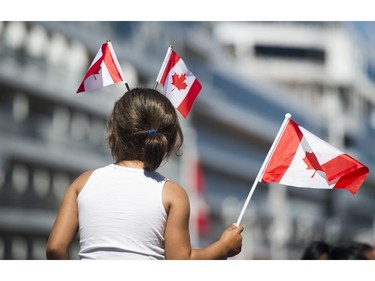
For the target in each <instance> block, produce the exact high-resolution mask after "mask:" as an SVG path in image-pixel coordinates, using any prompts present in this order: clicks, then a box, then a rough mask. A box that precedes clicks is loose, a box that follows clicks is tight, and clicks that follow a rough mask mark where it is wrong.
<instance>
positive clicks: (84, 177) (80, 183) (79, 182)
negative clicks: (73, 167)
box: [71, 170, 94, 195]
mask: <svg viewBox="0 0 375 281" xmlns="http://www.w3.org/2000/svg"><path fill="white" fill-rule="evenodd" d="M93 172H94V170H88V171H86V172H84V173H82V174H81V175H79V176H78V177H77V178H76V179H75V180H74V182H73V183H72V184H71V187H72V188H73V189H74V190H75V192H76V194H77V195H78V194H79V193H80V192H81V190H82V189H83V187H84V186H85V185H86V183H87V181H88V180H89V178H90V177H91V175H92V173H93Z"/></svg>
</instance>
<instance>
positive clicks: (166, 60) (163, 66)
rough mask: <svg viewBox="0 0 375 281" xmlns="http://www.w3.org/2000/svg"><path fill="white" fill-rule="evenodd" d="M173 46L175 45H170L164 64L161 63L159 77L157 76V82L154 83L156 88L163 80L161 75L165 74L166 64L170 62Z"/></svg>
mask: <svg viewBox="0 0 375 281" xmlns="http://www.w3.org/2000/svg"><path fill="white" fill-rule="evenodd" d="M172 48H173V46H172V45H169V47H168V50H167V54H166V55H165V58H164V61H163V64H162V65H161V68H160V70H159V74H158V77H157V78H156V82H155V85H154V90H156V88H157V86H158V84H159V82H160V80H161V76H162V75H163V72H164V70H165V66H166V64H167V62H168V59H169V56H170V55H171V52H172Z"/></svg>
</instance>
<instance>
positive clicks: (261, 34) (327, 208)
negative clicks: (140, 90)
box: [0, 21, 375, 260]
mask: <svg viewBox="0 0 375 281" xmlns="http://www.w3.org/2000/svg"><path fill="white" fill-rule="evenodd" d="M107 39H110V40H111V42H112V45H113V48H114V50H115V53H116V55H117V58H118V59H119V62H120V64H121V67H122V70H123V73H124V76H125V79H126V80H127V82H128V84H129V85H130V87H131V88H132V87H136V86H147V87H152V86H153V85H154V83H155V80H156V77H157V74H158V72H159V70H160V67H161V64H162V62H163V60H164V57H165V54H166V51H167V48H168V46H169V45H170V44H171V45H173V47H174V50H175V51H176V52H177V53H178V54H179V55H180V56H181V58H182V59H183V60H184V62H185V64H186V65H187V67H188V68H189V70H190V71H192V73H193V74H194V75H195V76H196V77H197V79H198V80H199V81H200V82H201V84H202V86H203V89H202V91H201V92H200V94H199V96H198V97H197V99H196V101H195V103H194V105H193V108H192V111H191V112H190V114H189V115H188V117H187V118H186V119H183V118H181V120H180V121H181V124H182V126H183V131H184V134H185V138H186V140H185V144H184V146H183V155H182V156H180V157H178V156H172V157H171V158H170V159H169V161H168V162H167V163H164V165H163V166H162V167H161V168H160V169H159V171H160V172H161V173H163V174H164V175H166V176H167V177H168V178H170V179H172V180H175V181H177V182H179V183H180V184H181V185H183V186H184V187H185V188H186V190H187V191H188V193H189V195H190V200H191V236H192V241H193V245H194V246H195V247H204V246H207V245H208V244H210V243H212V242H213V241H215V240H217V239H218V238H219V237H220V234H221V233H222V231H223V230H224V229H225V228H227V227H228V226H229V225H230V224H232V223H234V222H236V221H237V219H238V216H239V214H240V211H241V209H242V207H243V204H244V202H245V199H246V197H247V195H248V193H249V191H250V188H251V186H252V184H253V182H254V179H255V177H256V175H257V173H258V171H259V169H260V167H261V165H262V163H263V160H264V158H265V156H266V154H267V152H268V150H269V148H270V147H271V144H272V142H273V140H274V138H275V136H276V134H277V131H278V129H279V127H280V126H281V123H282V122H283V120H284V116H285V114H286V113H287V112H289V113H291V114H292V119H293V120H294V121H296V122H297V123H299V124H300V125H301V126H303V127H304V128H306V129H307V130H309V131H310V132H312V133H314V134H315V135H317V136H319V137H320V138H322V139H324V140H326V141H327V142H329V143H330V144H332V145H334V146H335V147H337V148H339V149H340V150H342V151H345V152H346V153H348V154H349V155H351V156H352V157H354V158H356V159H357V160H359V161H360V162H362V163H363V164H365V165H366V166H368V167H369V169H370V174H369V176H368V178H367V179H366V181H365V182H364V184H363V185H362V187H361V188H360V189H359V191H358V193H357V194H356V195H354V196H353V195H352V194H351V193H349V192H348V191H345V190H315V189H314V190H312V189H308V188H297V187H288V186H282V185H278V184H267V185H266V184H261V183H259V184H258V186H257V188H256V190H255V192H254V194H253V197H252V199H251V201H250V204H249V206H248V208H247V210H246V212H245V215H244V218H243V220H242V225H243V226H244V227H245V231H244V232H243V238H244V241H243V248H242V252H241V253H240V255H238V256H236V257H235V258H233V259H239V260H249V259H258V260H261V259H262V260H292V259H300V257H301V255H302V251H303V249H304V248H305V247H306V246H307V244H308V243H309V242H310V241H312V240H318V239H324V240H326V241H327V242H332V243H336V242H340V241H347V240H356V241H361V242H366V243H371V244H374V243H375V179H374V175H373V174H372V170H373V168H374V163H375V150H374V149H373V145H374V143H375V107H374V104H375V94H374V93H375V48H374V46H375V22H360V21H356V22H345V21H339V22H334V21H329V22H318V21H311V22H287V21H281V22H273V21H269V22H254V21H252V22H244V21H241V22H235V21H230V22H220V21H212V22H210V21H205V22H198V21H194V22H190V21H182V22H176V21H169V22H162V21H161V22H159V21H158V22H151V21H139V22H138V21H130V22H116V21H101V22H95V21H81V22H72V21H61V22H58V21H54V22H48V21H35V22H34V21H30V22H24V21H7V22H0V258H1V259H5V260H12V259H13V260H28V259H34V260H43V259H45V246H46V242H47V239H48V236H49V232H50V230H51V227H52V225H53V222H54V219H55V216H56V213H57V210H58V208H59V206H60V203H61V200H62V197H63V195H64V192H65V190H66V189H67V187H68V186H69V185H70V183H71V182H72V181H73V180H74V179H75V178H76V177H77V176H78V175H80V174H81V173H82V172H84V171H86V170H88V169H94V168H97V167H99V166H103V165H107V164H108V163H111V162H112V158H111V155H110V151H109V149H108V146H107V143H106V120H107V117H108V115H109V113H110V111H111V110H112V107H113V104H114V101H115V100H117V99H118V98H119V97H120V96H121V95H122V94H123V93H124V92H125V91H126V87H125V85H123V84H121V83H119V84H116V85H111V86H107V87H105V88H102V89H100V90H96V91H92V92H86V93H81V94H76V91H77V89H78V86H79V84H80V83H81V81H82V79H83V77H84V75H85V73H86V71H87V69H88V67H89V65H90V64H91V62H92V61H93V58H94V56H95V55H96V53H97V52H98V50H99V48H100V46H101V45H102V44H103V43H104V42H105V41H106V40H107ZM159 89H160V88H159ZM77 241H78V240H77ZM77 241H76V242H75V244H74V245H73V247H72V252H71V255H72V258H74V259H78V243H77Z"/></svg>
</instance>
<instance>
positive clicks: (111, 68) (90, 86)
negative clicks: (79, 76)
mask: <svg viewBox="0 0 375 281" xmlns="http://www.w3.org/2000/svg"><path fill="white" fill-rule="evenodd" d="M121 81H124V83H125V86H126V87H127V89H128V90H129V86H128V84H127V83H126V81H125V78H124V75H123V74H122V70H121V67H120V64H119V62H118V60H117V57H116V54H115V51H114V50H113V47H112V43H111V41H107V42H106V43H104V44H103V45H102V46H101V47H100V49H99V51H98V53H97V54H96V56H95V58H94V60H93V62H92V63H91V66H90V67H89V69H88V71H87V73H86V75H85V77H84V78H83V81H82V83H81V85H80V86H79V88H78V90H77V94H78V93H81V92H87V91H92V90H96V89H99V88H103V87H105V86H108V85H112V84H116V83H118V82H121Z"/></svg>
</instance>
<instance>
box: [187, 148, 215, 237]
mask: <svg viewBox="0 0 375 281" xmlns="http://www.w3.org/2000/svg"><path fill="white" fill-rule="evenodd" d="M190 159H191V163H190V164H189V172H190V173H188V175H189V177H188V179H189V185H188V186H189V192H190V197H191V207H192V208H191V211H192V212H191V217H192V223H193V224H194V225H193V227H194V229H195V231H196V232H197V234H198V235H199V236H202V235H206V234H207V233H208V232H209V231H210V229H211V218H210V208H209V205H208V202H207V201H206V197H205V180H204V173H203V167H202V163H201V161H200V159H199V156H198V155H197V153H195V155H194V156H193V155H190Z"/></svg>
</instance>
